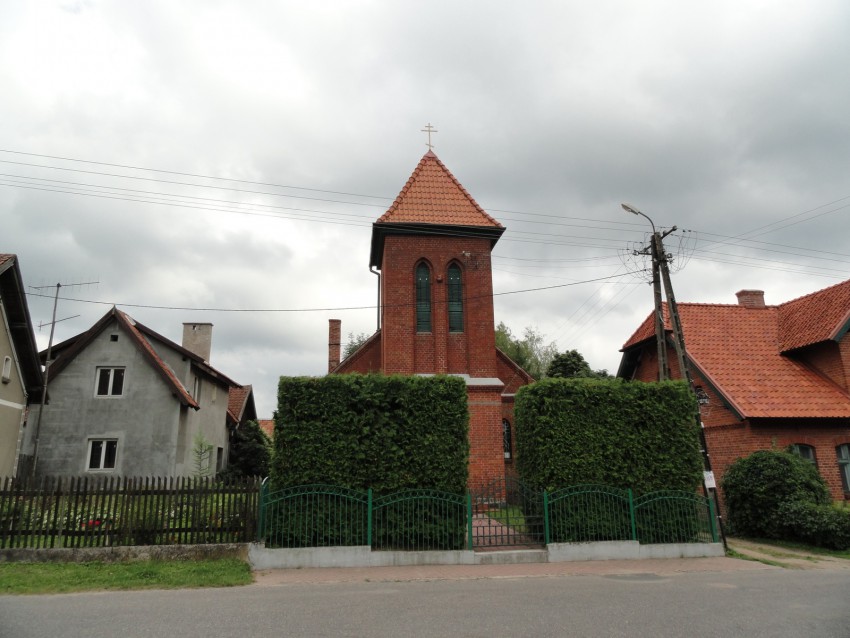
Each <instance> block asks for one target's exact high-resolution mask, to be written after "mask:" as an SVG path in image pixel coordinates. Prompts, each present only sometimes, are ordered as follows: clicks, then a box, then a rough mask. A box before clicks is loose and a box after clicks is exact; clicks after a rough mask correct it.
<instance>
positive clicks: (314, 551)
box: [248, 541, 724, 570]
mask: <svg viewBox="0 0 850 638" xmlns="http://www.w3.org/2000/svg"><path fill="white" fill-rule="evenodd" d="M723 555H724V551H723V545H722V544H720V543H669V544H662V545H641V544H640V543H638V542H637V541H611V542H600V543H553V544H551V545H549V546H548V547H547V548H546V549H545V550H515V551H506V552H481V553H476V552H474V551H471V550H457V551H432V552H386V551H372V549H371V548H370V547H369V546H357V547H313V548H297V549H267V548H266V547H265V546H264V545H263V544H262V543H251V544H250V545H249V548H248V562H249V563H250V564H251V568H252V569H254V570H261V569H306V568H310V567H390V566H401V565H494V564H500V565H505V564H518V563H559V562H568V561H584V560H641V559H646V558H701V557H709V556H723Z"/></svg>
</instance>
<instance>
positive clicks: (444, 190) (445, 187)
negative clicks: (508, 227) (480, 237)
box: [376, 151, 503, 228]
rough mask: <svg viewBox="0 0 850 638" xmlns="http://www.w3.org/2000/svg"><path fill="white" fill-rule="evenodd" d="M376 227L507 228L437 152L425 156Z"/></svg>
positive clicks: (429, 152) (430, 152)
mask: <svg viewBox="0 0 850 638" xmlns="http://www.w3.org/2000/svg"><path fill="white" fill-rule="evenodd" d="M376 223H378V224H387V223H389V224H392V223H404V224H442V225H450V226H485V227H490V228H503V226H502V225H501V224H500V223H499V222H497V221H496V220H495V219H493V218H492V217H490V215H488V214H487V213H485V212H484V209H482V208H481V207H480V206H479V205H478V204H477V203H476V201H475V200H474V199H473V198H472V196H471V195H470V194H469V193H468V192H466V189H465V188H464V187H463V186H462V185H461V183H460V182H459V181H457V179H455V176H454V175H452V174H451V172H450V171H449V169H447V168H446V167H445V165H444V164H443V163H442V162H441V161H440V159H439V158H438V157H437V156H436V155H435V154H434V152H433V151H428V152H427V153H425V155H424V156H423V157H422V159H421V160H420V161H419V164H418V166H417V167H416V169H415V170H414V171H413V174H412V175H411V176H410V179H408V180H407V184H405V186H404V188H402V189H401V192H400V193H399V195H398V197H396V199H395V201H394V202H393V204H392V206H390V208H389V209H388V210H387V212H386V213H384V214H383V215H382V216H381V217H380V218H379V219H378V221H377V222H376Z"/></svg>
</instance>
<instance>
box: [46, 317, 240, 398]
mask: <svg viewBox="0 0 850 638" xmlns="http://www.w3.org/2000/svg"><path fill="white" fill-rule="evenodd" d="M113 318H114V319H115V320H116V321H117V322H118V325H119V326H120V327H121V328H122V329H123V330H124V331H125V332H126V333H127V335H128V336H129V338H130V340H131V341H132V342H133V343H134V344H135V345H136V347H137V348H138V349H139V351H140V352H141V353H142V355H143V356H144V357H145V358H146V359H147V360H148V362H149V363H150V364H151V366H152V367H153V369H154V370H155V371H156V372H157V373H158V374H159V376H160V377H162V379H163V380H164V381H165V383H166V384H167V385H168V386H169V387H170V388H171V390H172V393H173V394H174V396H175V397H176V398H177V400H178V401H180V403H182V404H183V405H186V406H189V407H191V408H194V409H196V410H198V409H200V407H201V406H200V405H199V404H198V402H197V401H195V399H194V398H193V397H192V395H191V394H190V393H189V391H188V390H187V389H186V387H185V386H184V385H183V383H182V382H181V381H180V379H179V378H178V377H177V375H176V374H175V372H174V370H172V369H171V366H169V365H168V364H167V363H166V362H165V361H164V360H163V359H162V358H161V357H160V356H159V355H158V354H157V352H156V349H155V348H154V347H153V344H152V343H151V339H153V340H155V341H159V342H161V343H163V344H165V345H166V346H168V347H169V348H172V349H174V350H176V351H177V352H179V353H181V354H182V355H183V356H185V357H186V358H187V359H190V360H191V361H192V365H193V366H195V367H196V368H198V369H200V370H202V371H203V372H204V373H205V374H206V375H208V376H209V377H211V378H212V379H214V380H215V381H216V382H217V383H218V384H219V385H223V386H227V387H234V386H235V387H241V386H239V384H238V383H236V382H235V381H233V380H232V379H230V378H228V377H226V376H225V375H223V374H222V373H221V372H219V371H218V370H216V369H215V368H213V367H212V366H210V365H209V364H208V363H206V362H205V361H204V360H203V359H202V358H201V357H199V356H198V355H196V354H194V353H193V352H190V351H189V350H186V349H185V348H184V347H183V346H180V345H178V344H176V343H174V342H173V341H171V340H170V339H167V338H165V337H163V336H162V335H160V334H157V333H156V332H154V331H153V330H151V329H150V328H148V327H147V326H144V325H142V324H140V323H138V322H137V321H136V320H135V319H133V318H132V317H131V316H130V315H128V314H127V313H125V312H122V311H121V310H118V308H115V307H113V308H112V309H111V310H109V311H108V312H107V313H106V314H105V315H104V316H103V317H101V318H100V319H99V320H98V321H97V323H95V324H94V325H93V326H92V327H91V328H89V329H88V330H87V331H86V332H84V333H82V334H79V335H76V336H74V337H71V338H70V339H66V340H65V341H63V342H62V343H59V344H57V345H55V346H54V348H53V353H54V355H55V360H54V362H53V363H52V364H51V366H50V374H51V377H55V376H56V375H58V374H59V373H61V372H62V370H64V369H65V368H66V367H67V366H68V364H70V363H71V362H72V361H73V360H74V358H75V357H76V356H77V354H79V353H80V352H81V351H82V350H83V349H85V348H86V346H88V344H89V343H91V342H92V341H93V340H94V338H95V337H97V335H99V334H100V333H101V332H102V331H103V330H104V329H105V328H106V326H107V325H109V323H110V322H111V321H112V319H113ZM41 356H42V357H43V356H45V353H44V352H42V353H41ZM245 387H247V388H250V387H251V386H245Z"/></svg>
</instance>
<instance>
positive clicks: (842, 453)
mask: <svg viewBox="0 0 850 638" xmlns="http://www.w3.org/2000/svg"><path fill="white" fill-rule="evenodd" d="M835 455H836V456H837V457H838V469H839V470H840V471H841V485H842V487H844V491H845V492H847V493H850V443H845V444H844V445H839V446H838V447H837V448H835Z"/></svg>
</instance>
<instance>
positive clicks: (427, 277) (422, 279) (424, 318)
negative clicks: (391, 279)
mask: <svg viewBox="0 0 850 638" xmlns="http://www.w3.org/2000/svg"><path fill="white" fill-rule="evenodd" d="M416 332H431V269H430V268H428V264H426V263H420V264H419V265H418V266H417V267H416Z"/></svg>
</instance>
